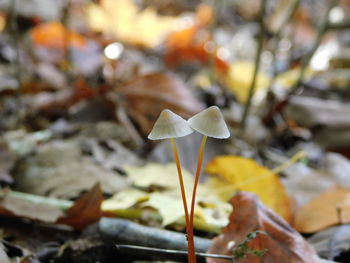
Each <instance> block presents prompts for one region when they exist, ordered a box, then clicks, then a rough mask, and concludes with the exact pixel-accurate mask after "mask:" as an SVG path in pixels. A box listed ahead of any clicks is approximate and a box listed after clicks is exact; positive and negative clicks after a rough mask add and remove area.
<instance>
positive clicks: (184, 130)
mask: <svg viewBox="0 0 350 263" xmlns="http://www.w3.org/2000/svg"><path fill="white" fill-rule="evenodd" d="M192 132H193V130H192V129H191V127H190V126H189V125H188V123H187V121H186V120H184V119H183V118H181V117H180V116H179V115H177V114H175V113H174V112H172V111H171V110H163V111H162V112H161V113H160V115H159V117H158V119H157V121H156V122H155V124H154V126H153V129H152V131H151V132H150V134H149V135H148V139H150V140H161V139H168V138H177V137H183V136H186V135H188V134H191V133H192Z"/></svg>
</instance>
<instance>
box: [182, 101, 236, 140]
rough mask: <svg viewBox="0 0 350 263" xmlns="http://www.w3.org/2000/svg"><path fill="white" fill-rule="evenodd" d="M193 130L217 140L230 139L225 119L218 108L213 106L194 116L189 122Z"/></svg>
mask: <svg viewBox="0 0 350 263" xmlns="http://www.w3.org/2000/svg"><path fill="white" fill-rule="evenodd" d="M187 122H188V124H189V125H190V126H191V128H192V129H194V130H196V131H197V132H199V133H202V134H203V135H206V136H208V137H213V138H217V139H226V138H228V137H230V132H229V130H228V128H227V126H226V123H225V120H224V117H223V116H222V113H221V111H220V109H219V108H218V107H217V106H211V107H209V108H207V109H205V110H203V111H201V112H200V113H198V114H196V115H194V116H193V117H192V118H190V119H189V120H188V121H187Z"/></svg>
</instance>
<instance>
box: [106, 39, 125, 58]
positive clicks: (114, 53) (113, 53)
mask: <svg viewBox="0 0 350 263" xmlns="http://www.w3.org/2000/svg"><path fill="white" fill-rule="evenodd" d="M123 51H124V46H123V44H121V43H118V42H114V43H111V44H109V45H108V46H106V48H105V50H104V54H105V56H106V57H107V58H109V59H113V60H115V59H118V58H119V57H120V56H121V54H122V53H123Z"/></svg>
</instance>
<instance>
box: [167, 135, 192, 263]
mask: <svg viewBox="0 0 350 263" xmlns="http://www.w3.org/2000/svg"><path fill="white" fill-rule="evenodd" d="M170 141H171V145H172V148H173V154H174V158H175V163H176V168H177V173H178V175H179V182H180V189H181V197H182V202H183V207H184V211H185V220H186V233H187V244H188V262H189V263H194V262H193V250H194V244H192V243H190V242H189V236H190V233H191V232H193V231H191V230H190V220H189V214H188V207H187V199H186V191H185V185H184V182H183V177H182V170H181V164H180V159H179V154H178V152H177V147H176V141H175V139H174V138H171V139H170ZM192 239H193V238H192Z"/></svg>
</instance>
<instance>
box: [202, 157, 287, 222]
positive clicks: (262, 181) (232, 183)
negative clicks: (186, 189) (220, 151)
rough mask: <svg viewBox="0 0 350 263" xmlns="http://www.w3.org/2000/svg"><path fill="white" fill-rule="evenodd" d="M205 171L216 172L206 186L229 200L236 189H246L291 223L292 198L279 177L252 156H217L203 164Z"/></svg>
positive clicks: (225, 199)
mask: <svg viewBox="0 0 350 263" xmlns="http://www.w3.org/2000/svg"><path fill="white" fill-rule="evenodd" d="M206 172H207V173H209V174H214V175H217V177H215V178H210V179H209V180H208V181H207V182H206V184H205V185H206V187H207V189H210V191H212V192H214V193H216V194H217V195H218V196H220V197H221V198H222V200H224V201H228V200H229V199H230V198H231V197H232V196H233V194H234V193H235V192H236V191H238V190H242V191H248V192H252V193H255V194H257V195H258V196H259V198H260V199H261V201H262V202H263V203H264V204H265V205H266V206H267V207H269V208H271V209H272V210H274V211H275V212H276V213H278V214H279V215H280V216H282V217H283V218H284V219H285V220H287V221H288V222H291V217H292V213H291V201H290V199H289V197H288V195H287V193H286V191H285V189H284V186H283V184H282V183H281V182H280V179H279V177H278V176H277V175H276V174H274V173H273V172H272V171H270V170H268V169H267V168H265V167H263V166H261V165H259V164H258V163H256V162H255V161H254V160H252V159H247V158H243V157H239V156H233V155H226V156H219V157H216V158H215V159H214V160H212V161H211V162H210V163H209V164H208V165H207V167H206Z"/></svg>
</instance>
